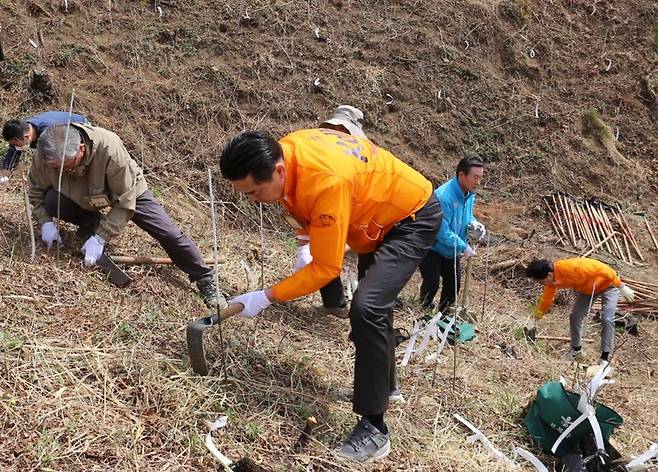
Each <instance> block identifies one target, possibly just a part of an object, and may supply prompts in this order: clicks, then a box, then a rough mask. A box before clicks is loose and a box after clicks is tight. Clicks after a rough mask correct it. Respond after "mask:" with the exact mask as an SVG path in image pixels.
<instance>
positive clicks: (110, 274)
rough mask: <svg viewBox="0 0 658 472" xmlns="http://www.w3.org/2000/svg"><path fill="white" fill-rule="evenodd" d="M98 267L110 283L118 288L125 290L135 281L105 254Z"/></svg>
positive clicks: (97, 263) (98, 262) (99, 259)
mask: <svg viewBox="0 0 658 472" xmlns="http://www.w3.org/2000/svg"><path fill="white" fill-rule="evenodd" d="M96 265H97V266H98V267H99V268H100V269H101V270H102V271H103V272H104V273H105V274H107V278H108V279H109V281H110V282H111V283H113V284H114V285H116V286H117V287H122V288H123V287H125V286H127V285H128V284H129V283H130V282H132V281H133V279H131V278H130V276H129V275H128V274H126V273H125V272H124V271H123V270H121V268H120V267H119V266H117V265H116V263H115V262H114V261H113V260H112V258H111V257H110V256H108V255H107V254H105V253H103V255H101V257H99V258H98V260H97V261H96Z"/></svg>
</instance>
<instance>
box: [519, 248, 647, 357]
mask: <svg viewBox="0 0 658 472" xmlns="http://www.w3.org/2000/svg"><path fill="white" fill-rule="evenodd" d="M526 275H527V276H528V277H529V278H531V279H534V280H535V281H536V282H538V283H541V284H543V285H544V293H543V294H542V297H541V300H540V301H539V304H538V305H537V308H536V309H535V319H536V320H540V319H541V318H542V317H543V316H544V314H545V313H546V311H548V309H549V308H550V307H551V305H552V304H553V300H554V299H555V292H556V290H557V289H558V288H571V289H573V290H575V291H576V302H575V303H574V305H573V309H572V310H571V315H570V316H569V329H570V332H571V349H570V350H569V351H568V352H567V353H566V354H565V356H564V359H565V360H567V361H569V362H572V361H579V362H582V361H583V360H584V354H583V350H582V347H581V339H582V332H583V321H584V320H585V317H586V316H587V314H588V313H589V310H590V307H591V306H592V303H593V302H594V300H595V299H596V298H598V297H601V305H602V309H601V363H603V362H607V361H608V356H609V355H610V352H611V351H612V348H613V347H614V340H615V326H614V322H613V319H614V315H615V311H616V310H617V301H618V300H619V295H621V296H622V297H624V299H625V300H627V301H629V302H632V301H633V300H634V298H635V293H634V292H633V290H632V289H631V288H630V287H627V286H626V285H625V284H623V283H622V281H621V279H620V278H619V276H618V275H617V273H616V272H615V271H614V269H613V268H612V267H610V266H608V265H606V264H604V263H603V262H600V261H597V260H595V259H589V258H586V257H574V258H572V259H562V260H559V261H555V262H551V261H547V260H545V259H535V260H533V261H532V262H530V264H529V265H528V268H527V269H526Z"/></svg>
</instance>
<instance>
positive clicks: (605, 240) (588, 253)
mask: <svg viewBox="0 0 658 472" xmlns="http://www.w3.org/2000/svg"><path fill="white" fill-rule="evenodd" d="M615 234H617V233H612V234H610V235H608V237H607V238H605V239H604V240H603V241H601V242H600V243H598V244H597V245H596V246H594V247H593V248H592V249H590V250H589V251H587V252H586V253H584V254H583V255H582V256H580V257H587V256H589V255H590V254H591V253H593V252H594V251H596V250H597V249H598V248H600V247H601V246H603V244H605V243H606V242H607V241H608V239H610V238H612V237H613V236H614V235H615Z"/></svg>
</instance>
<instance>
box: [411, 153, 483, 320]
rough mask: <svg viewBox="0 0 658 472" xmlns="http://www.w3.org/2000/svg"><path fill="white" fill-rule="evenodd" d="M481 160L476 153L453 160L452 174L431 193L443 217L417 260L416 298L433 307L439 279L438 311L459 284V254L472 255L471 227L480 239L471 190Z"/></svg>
mask: <svg viewBox="0 0 658 472" xmlns="http://www.w3.org/2000/svg"><path fill="white" fill-rule="evenodd" d="M483 174H484V164H483V162H482V160H481V159H480V158H479V157H477V156H468V157H465V158H463V159H462V160H460V161H459V163H458V164H457V170H456V171H455V176H454V177H453V178H452V179H450V180H449V181H447V182H446V183H445V184H443V185H441V186H440V187H439V188H437V189H436V191H435V192H434V195H436V198H437V199H438V200H439V202H440V203H441V209H442V210H443V221H442V222H441V229H440V230H439V235H438V237H437V239H436V241H435V243H434V245H433V246H432V247H431V248H430V250H429V251H428V252H427V255H426V256H425V259H423V261H422V262H421V263H420V267H419V268H420V275H421V276H422V279H423V282H422V284H421V286H420V300H421V303H422V304H423V306H424V307H425V308H431V307H433V306H434V305H433V300H434V297H435V296H436V292H437V291H438V290H439V282H441V280H442V279H443V286H442V288H441V298H440V301H439V307H438V308H439V311H441V312H443V311H445V309H446V308H448V306H450V305H452V304H453V303H455V300H456V299H457V293H459V285H460V279H461V274H460V268H459V256H460V255H462V254H464V256H465V257H467V258H468V257H472V256H474V255H475V251H474V250H473V248H471V246H469V244H468V229H469V228H471V229H472V230H473V231H474V232H475V233H476V234H477V236H478V237H479V239H480V240H481V239H483V238H484V235H485V233H486V230H485V228H484V225H483V224H482V223H480V222H479V221H478V220H476V219H475V217H474V216H473V207H474V206H475V190H476V189H477V188H478V187H479V186H480V181H481V180H482V176H483Z"/></svg>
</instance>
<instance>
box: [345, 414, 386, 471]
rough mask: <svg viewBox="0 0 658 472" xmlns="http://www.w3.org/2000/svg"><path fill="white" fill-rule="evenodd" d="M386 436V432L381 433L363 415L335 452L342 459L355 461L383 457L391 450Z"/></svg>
mask: <svg viewBox="0 0 658 472" xmlns="http://www.w3.org/2000/svg"><path fill="white" fill-rule="evenodd" d="M388 436H389V435H388V433H387V434H384V433H382V432H381V431H379V430H378V429H377V428H375V427H374V426H373V425H372V424H371V423H370V421H368V418H366V417H363V418H361V421H359V422H358V423H357V424H356V426H355V427H354V429H353V430H352V432H351V433H350V435H349V436H348V437H347V439H346V440H345V442H344V443H343V444H342V445H341V447H340V449H339V450H338V452H337V454H338V456H339V457H342V458H343V459H349V460H353V461H357V462H372V461H376V460H378V459H383V458H384V457H386V456H388V453H389V452H391V443H390V441H389V440H388Z"/></svg>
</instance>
